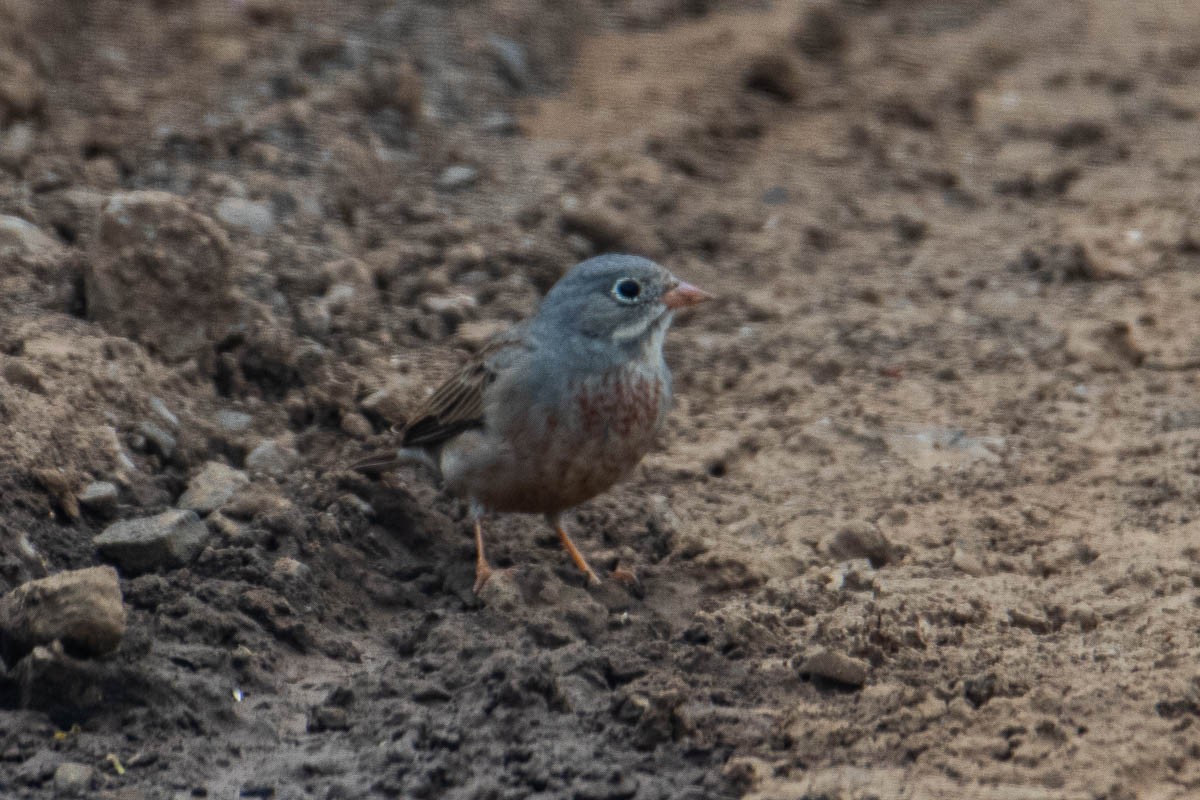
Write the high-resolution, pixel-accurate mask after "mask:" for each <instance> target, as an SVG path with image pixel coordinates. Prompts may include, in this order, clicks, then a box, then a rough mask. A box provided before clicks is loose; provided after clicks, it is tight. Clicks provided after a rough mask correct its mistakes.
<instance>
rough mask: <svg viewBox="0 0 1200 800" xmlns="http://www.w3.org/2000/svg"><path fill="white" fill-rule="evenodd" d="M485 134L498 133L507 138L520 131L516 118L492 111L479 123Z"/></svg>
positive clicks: (502, 112) (503, 112)
mask: <svg viewBox="0 0 1200 800" xmlns="http://www.w3.org/2000/svg"><path fill="white" fill-rule="evenodd" d="M479 127H481V128H482V129H483V130H484V132H485V133H498V134H500V135H503V136H508V135H511V134H514V133H517V132H518V131H520V126H519V125H518V124H517V118H516V117H514V116H513V115H512V114H509V113H507V112H505V111H493V112H491V113H490V114H488V115H487V116H486V117H484V118H483V120H482V121H481V122H480V123H479Z"/></svg>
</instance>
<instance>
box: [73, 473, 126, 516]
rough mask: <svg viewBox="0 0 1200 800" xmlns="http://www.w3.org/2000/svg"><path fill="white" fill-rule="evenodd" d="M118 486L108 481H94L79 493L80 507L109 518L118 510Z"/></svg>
mask: <svg viewBox="0 0 1200 800" xmlns="http://www.w3.org/2000/svg"><path fill="white" fill-rule="evenodd" d="M117 497H118V493H117V486H116V484H113V483H109V482H108V481H92V482H91V483H89V484H88V485H87V486H85V487H83V491H82V492H80V493H79V505H81V506H83V507H84V508H86V509H87V510H88V511H91V512H92V513H93V514H101V515H104V516H107V515H109V514H112V513H113V512H114V511H116V510H117Z"/></svg>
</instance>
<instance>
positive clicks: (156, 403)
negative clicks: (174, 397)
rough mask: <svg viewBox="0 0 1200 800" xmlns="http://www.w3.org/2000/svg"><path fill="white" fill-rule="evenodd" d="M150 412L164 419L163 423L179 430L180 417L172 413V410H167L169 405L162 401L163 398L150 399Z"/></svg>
mask: <svg viewBox="0 0 1200 800" xmlns="http://www.w3.org/2000/svg"><path fill="white" fill-rule="evenodd" d="M150 410H151V411H153V412H154V413H155V414H158V416H159V417H161V418H162V420H163V422H165V423H167V424H168V425H170V426H171V427H172V428H174V429H176V430H178V428H179V417H177V416H175V415H174V414H173V413H171V409H169V408H167V404H166V403H164V402H163V401H162V398H161V397H151V398H150Z"/></svg>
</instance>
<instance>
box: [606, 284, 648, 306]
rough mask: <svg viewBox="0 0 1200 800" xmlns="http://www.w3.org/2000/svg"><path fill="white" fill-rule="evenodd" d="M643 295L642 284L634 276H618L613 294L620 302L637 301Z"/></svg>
mask: <svg viewBox="0 0 1200 800" xmlns="http://www.w3.org/2000/svg"><path fill="white" fill-rule="evenodd" d="M641 295H642V285H641V284H640V283H638V282H637V281H636V280H634V279H633V278H618V279H617V282H616V283H614V284H613V288H612V296H613V297H614V298H615V299H616V301H617V302H618V303H636V302H637V301H638V298H639V297H641Z"/></svg>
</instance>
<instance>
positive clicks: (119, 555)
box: [92, 509, 209, 575]
mask: <svg viewBox="0 0 1200 800" xmlns="http://www.w3.org/2000/svg"><path fill="white" fill-rule="evenodd" d="M208 536H209V531H208V526H207V525H205V524H204V521H203V520H202V519H200V516H199V515H198V514H196V512H195V511H187V510H182V509H172V510H170V511H164V512H163V513H161V514H157V515H155V516H153V517H142V518H139V519H128V520H123V521H121V522H117V523H114V524H112V525H109V526H108V527H107V528H105V529H104V532H103V533H101V534H100V535H99V536H97V537H96V538H95V539H93V540H92V542H93V543H94V544H95V545H96V547H97V548H98V549H99V550H100V554H101V555H102V556H104V558H106V559H107V560H109V561H111V562H113V563H114V564H116V565H117V566H118V567H119V568H120V569H121V571H122V572H124V573H126V574H128V575H140V574H141V573H143V572H151V571H153V570H156V569H159V568H164V567H165V568H172V567H182V566H183V565H185V564H187V563H189V562H190V561H191V560H192V559H194V558H195V557H196V556H198V555H199V554H200V551H201V550H203V549H204V544H205V542H207V541H208Z"/></svg>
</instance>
